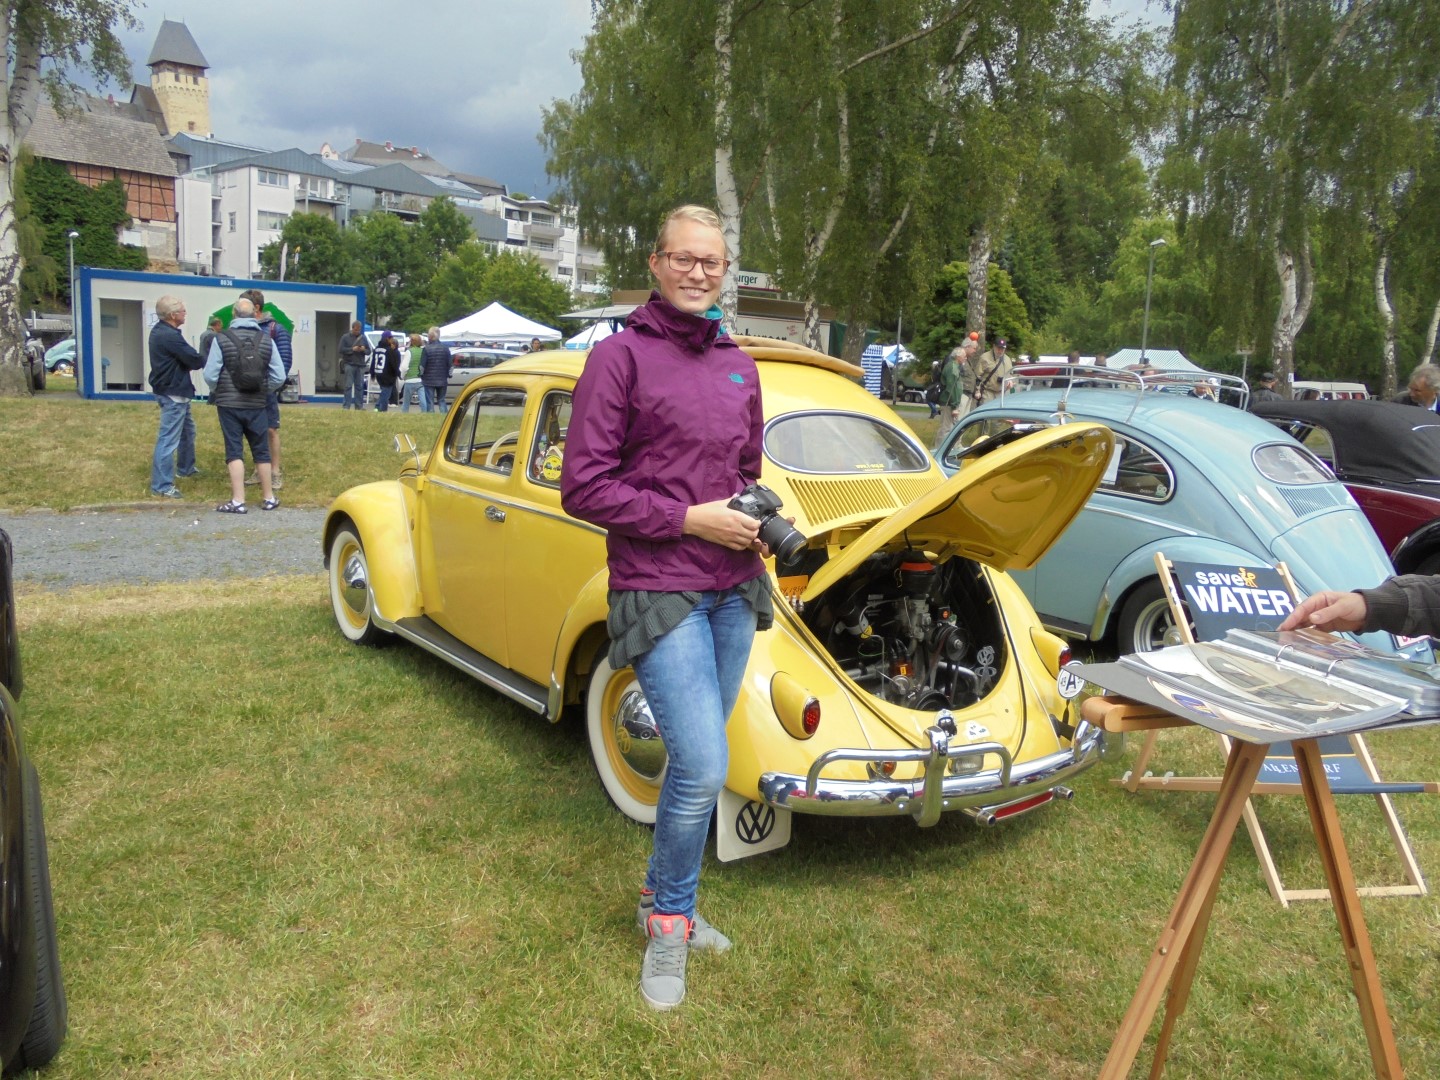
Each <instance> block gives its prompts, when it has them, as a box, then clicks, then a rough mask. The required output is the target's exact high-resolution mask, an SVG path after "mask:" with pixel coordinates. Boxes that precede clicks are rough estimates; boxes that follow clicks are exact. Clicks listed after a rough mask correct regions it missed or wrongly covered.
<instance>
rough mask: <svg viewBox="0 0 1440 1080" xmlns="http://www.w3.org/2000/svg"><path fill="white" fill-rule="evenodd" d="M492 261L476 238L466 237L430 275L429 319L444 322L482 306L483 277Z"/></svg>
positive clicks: (492, 258)
mask: <svg viewBox="0 0 1440 1080" xmlns="http://www.w3.org/2000/svg"><path fill="white" fill-rule="evenodd" d="M494 261H495V256H494V255H492V254H491V253H490V252H489V250H487V249H486V247H485V245H484V244H482V243H480V242H479V241H478V240H468V241H466V242H465V243H463V244H461V245H460V247H459V248H458V249H456V250H455V251H452V252H450V253H449V254H447V255H446V256H445V258H444V259H443V260H442V261H441V263H440V265H439V266H438V267H436V269H435V274H434V276H433V277H431V279H430V296H429V303H428V305H427V307H426V310H427V311H428V312H429V321H430V322H431V323H434V324H435V325H439V326H443V325H445V324H446V323H451V322H454V321H455V320H456V319H459V318H460V317H461V316H464V315H469V314H470V313H471V312H472V311H476V310H478V309H479V308H481V307H483V306H484V300H483V298H484V297H485V295H486V292H485V278H486V275H487V274H488V273H489V272H490V264H491V263H492V262H494Z"/></svg>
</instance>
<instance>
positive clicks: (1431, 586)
mask: <svg viewBox="0 0 1440 1080" xmlns="http://www.w3.org/2000/svg"><path fill="white" fill-rule="evenodd" d="M1301 626H1313V627H1315V628H1316V629H1318V630H1330V631H1333V632H1335V633H1344V632H1347V631H1360V632H1361V633H1365V634H1369V633H1372V632H1373V631H1376V630H1385V631H1388V632H1389V633H1391V634H1406V635H1411V636H1414V637H1419V636H1420V635H1421V634H1434V635H1440V575H1435V574H1401V575H1398V576H1396V577H1392V578H1389V579H1387V580H1386V581H1382V582H1381V583H1380V584H1379V585H1377V586H1375V588H1373V589H1356V590H1355V591H1354V592H1333V591H1331V590H1328V589H1327V590H1325V591H1323V592H1318V593H1316V594H1315V595H1314V596H1307V597H1306V598H1305V599H1304V600H1303V601H1301V602H1300V603H1299V604H1298V605H1297V606H1296V608H1295V610H1294V611H1292V612H1291V613H1290V614H1289V615H1288V616H1286V618H1285V621H1284V622H1283V623H1281V624H1280V629H1281V630H1294V629H1296V628H1297V627H1301Z"/></svg>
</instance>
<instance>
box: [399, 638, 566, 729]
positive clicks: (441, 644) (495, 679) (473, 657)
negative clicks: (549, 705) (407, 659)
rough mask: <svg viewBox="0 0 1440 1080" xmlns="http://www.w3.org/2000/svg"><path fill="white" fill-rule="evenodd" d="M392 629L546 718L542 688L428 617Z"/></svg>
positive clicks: (544, 697) (544, 692) (545, 698)
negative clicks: (475, 648)
mask: <svg viewBox="0 0 1440 1080" xmlns="http://www.w3.org/2000/svg"><path fill="white" fill-rule="evenodd" d="M392 625H393V628H394V630H395V633H397V634H399V635H400V636H401V637H403V638H404V639H405V640H406V641H409V642H413V643H414V644H416V645H419V646H420V648H422V649H424V650H425V651H426V652H428V653H433V654H434V655H436V656H438V657H439V658H440V659H441V660H444V661H445V662H446V663H447V664H450V665H451V666H453V667H457V668H459V669H460V670H461V671H463V672H465V674H467V675H469V676H470V677H471V678H473V679H478V680H479V681H480V682H482V683H484V684H485V685H486V686H488V687H490V688H491V689H492V690H498V691H500V693H502V694H504V695H505V696H506V697H508V698H512V699H513V700H515V701H518V702H519V703H520V704H521V705H524V706H525V707H526V708H527V709H530V710H531V711H533V712H537V713H539V714H540V715H541V716H545V717H546V718H547V719H548V718H549V717H548V713H547V711H546V701H547V697H548V695H547V692H546V689H545V687H543V686H541V685H540V684H539V683H534V682H531V681H530V680H529V679H527V678H525V676H523V675H517V674H516V673H515V672H513V671H511V670H510V669H509V668H504V667H501V666H500V665H499V664H497V663H495V661H494V660H491V659H490V658H489V657H487V656H482V655H481V654H480V653H478V652H476V651H475V650H474V649H472V648H471V647H470V646H469V645H466V644H465V643H464V642H463V641H461V640H460V639H459V638H457V637H456V636H455V635H454V634H451V633H450V632H449V631H448V630H445V629H442V628H441V627H440V626H438V625H436V623H435V621H434V620H433V619H431V618H430V617H429V616H427V615H416V616H414V617H413V618H409V619H401V620H400V621H399V622H397V623H394V624H392Z"/></svg>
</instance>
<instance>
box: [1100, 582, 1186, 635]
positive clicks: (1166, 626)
mask: <svg viewBox="0 0 1440 1080" xmlns="http://www.w3.org/2000/svg"><path fill="white" fill-rule="evenodd" d="M1118 627H1119V629H1118V630H1117V631H1116V634H1115V651H1116V652H1119V653H1142V652H1154V651H1155V650H1156V649H1161V648H1164V647H1165V646H1167V645H1179V644H1181V643H1182V641H1183V640H1184V639H1183V638H1182V637H1181V635H1180V628H1179V627H1178V626H1177V625H1176V624H1175V616H1174V614H1173V613H1172V612H1171V611H1170V601H1168V600H1167V599H1165V587H1164V586H1163V585H1161V584H1160V579H1159V578H1150V579H1148V580H1146V581H1143V582H1141V583H1140V585H1139V586H1138V587H1137V588H1136V589H1135V591H1134V592H1132V593H1131V594H1130V595H1129V596H1128V597H1127V598H1126V599H1125V606H1124V607H1122V608H1121V609H1120V622H1119V624H1118Z"/></svg>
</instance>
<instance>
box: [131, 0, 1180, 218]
mask: <svg viewBox="0 0 1440 1080" xmlns="http://www.w3.org/2000/svg"><path fill="white" fill-rule="evenodd" d="M1091 7H1092V8H1093V9H1094V10H1095V11H1096V12H1097V13H1098V14H1109V15H1122V16H1128V15H1131V14H1143V15H1144V17H1146V18H1148V19H1150V20H1152V21H1158V20H1160V19H1161V18H1163V16H1161V15H1160V13H1159V11H1158V4H1156V3H1153V2H1152V3H1150V4H1149V6H1148V9H1147V0H1091ZM135 14H136V16H137V18H138V19H139V21H140V24H141V25H140V27H139V28H138V29H136V30H135V31H133V32H130V33H127V34H125V35H124V36H123V40H124V42H125V46H126V51H127V52H128V53H129V54H130V59H131V64H132V66H133V69H134V70H133V75H134V78H135V80H136V81H137V82H148V81H149V78H150V71H149V68H147V67H146V66H145V61H146V60H147V59H148V58H149V56H150V49H151V46H152V45H154V43H155V34H156V32H157V31H158V30H159V28H160V23H161V22H162V21H163V20H165V19H172V20H174V21H176V22H183V23H185V25H186V26H187V27H189V29H190V33H191V35H192V36H193V37H194V38H195V43H196V44H197V45H199V46H200V51H201V52H202V53H204V54H205V59H206V60H208V61H209V62H210V71H209V76H210V122H211V124H212V125H213V126H214V129H215V135H216V137H217V138H220V139H225V140H228V141H232V142H239V143H245V144H247V145H251V146H258V147H261V148H263V149H266V150H284V149H287V148H289V147H292V146H297V147H299V148H300V149H302V150H306V151H309V152H312V153H313V152H315V151H318V150H319V149H320V145H321V144H322V143H325V142H328V143H330V145H331V146H333V147H334V148H335V149H336V150H342V149H344V148H345V147H346V146H347V145H350V144H353V143H354V141H355V140H356V139H357V138H363V139H366V140H368V141H371V142H378V143H383V142H386V141H387V140H388V141H390V142H393V143H395V144H396V145H403V146H418V147H420V149H422V150H424V151H426V152H427V153H429V154H430V155H431V156H432V157H435V158H437V159H439V160H440V161H442V162H444V163H445V164H447V165H449V166H450V167H451V168H452V169H455V170H456V171H458V172H468V173H476V174H479V175H481V176H488V177H491V178H493V179H495V180H499V181H500V182H502V183H504V184H506V185H507V186H508V187H509V188H510V190H512V191H523V192H526V193H528V194H532V195H548V194H549V193H550V189H551V186H552V185H551V181H550V179H549V178H548V177H547V176H546V175H545V151H544V150H543V148H542V147H541V146H540V144H539V142H537V141H536V136H537V135H538V133H539V131H540V111H541V109H542V108H544V107H546V106H548V105H549V104H550V102H552V101H554V100H555V99H557V98H562V99H563V98H568V97H570V96H571V95H573V94H575V93H576V92H577V91H578V90H579V89H580V71H579V68H578V67H576V65H575V64H574V63H573V62H572V61H571V59H570V54H571V52H573V51H575V50H577V49H579V48H580V47H581V45H582V44H583V43H584V38H585V34H586V33H587V32H588V31H589V29H590V25H591V18H590V0H529V2H528V3H526V4H515V3H498V2H496V0H468V2H463V3H462V2H461V0H410V2H409V3H404V2H400V3H397V2H395V0H383V2H382V0H338V2H337V3H333V4H329V3H324V4H322V3H316V2H315V0H245V2H244V3H241V4H239V5H230V4H219V3H216V0H144V2H143V3H136V5H135ZM242 14H243V15H244V17H245V20H246V27H247V32H246V33H244V34H241V33H238V32H237V31H236V29H235V28H236V26H237V25H238V20H239V18H240V16H241V15H242ZM106 91H109V92H113V93H115V96H116V97H117V98H128V97H129V87H124V88H116V87H107V88H106Z"/></svg>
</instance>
